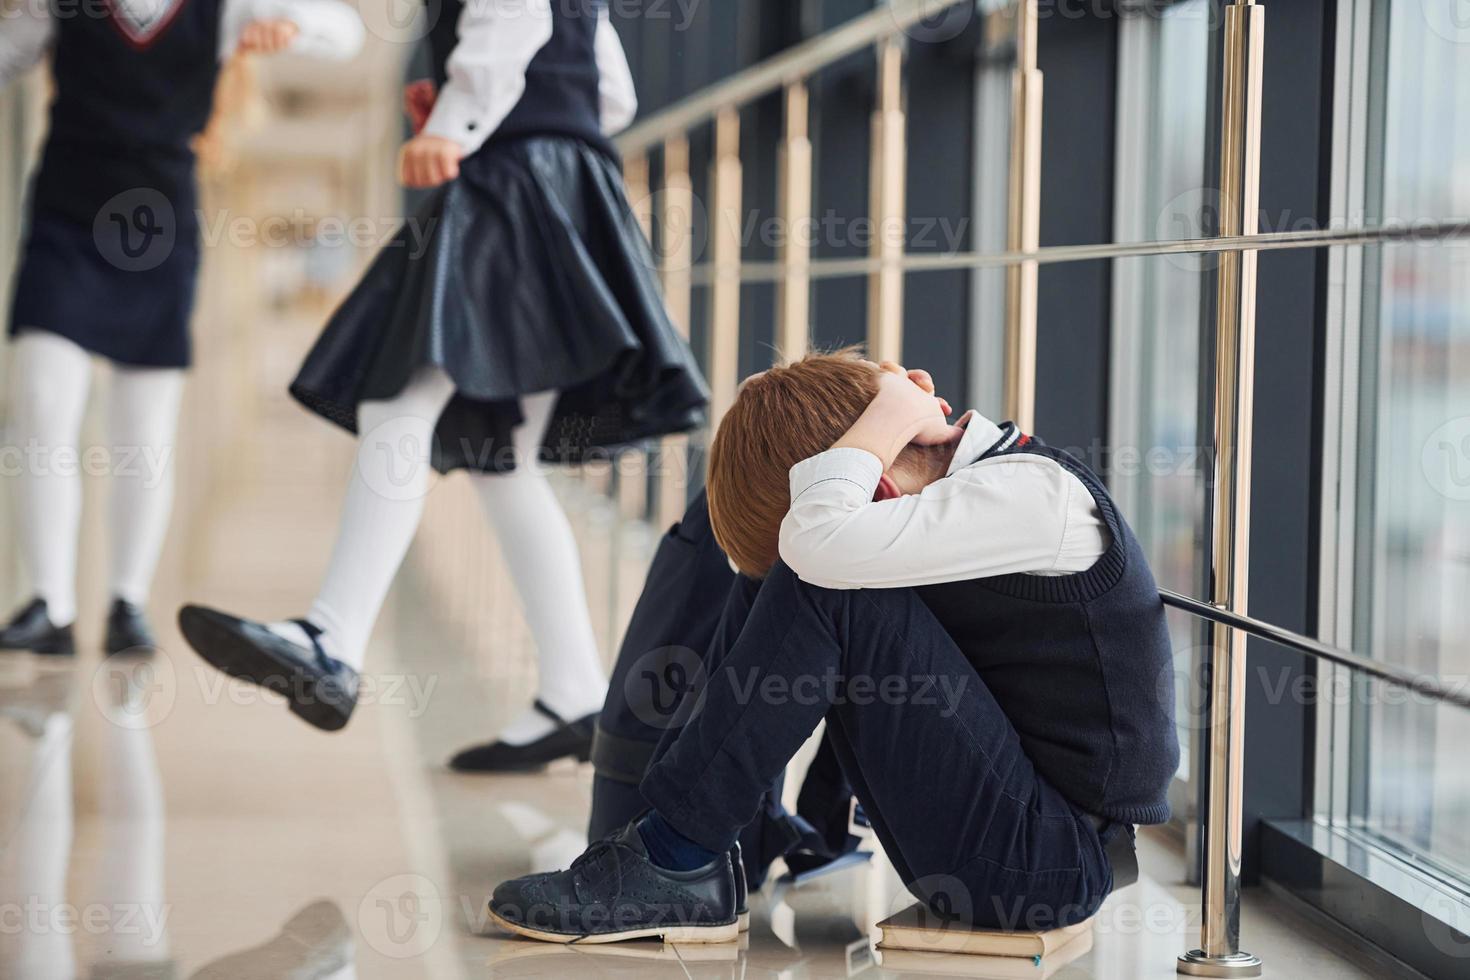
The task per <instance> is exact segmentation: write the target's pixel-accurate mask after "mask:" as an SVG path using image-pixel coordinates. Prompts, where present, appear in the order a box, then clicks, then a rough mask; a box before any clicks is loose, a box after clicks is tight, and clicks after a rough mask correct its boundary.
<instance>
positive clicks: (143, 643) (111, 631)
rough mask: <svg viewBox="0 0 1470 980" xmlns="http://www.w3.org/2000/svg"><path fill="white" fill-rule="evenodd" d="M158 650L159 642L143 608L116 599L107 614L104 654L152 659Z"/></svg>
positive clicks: (124, 600)
mask: <svg viewBox="0 0 1470 980" xmlns="http://www.w3.org/2000/svg"><path fill="white" fill-rule="evenodd" d="M157 649H158V640H157V639H155V638H154V636H153V627H151V626H149V625H148V616H147V614H146V613H144V612H143V610H142V608H141V607H139V606H136V605H134V604H133V603H131V602H129V601H128V600H126V599H114V600H113V602H112V608H111V609H110V610H108V613H107V640H106V642H104V643H103V645H102V652H103V653H105V654H107V655H108V656H109V657H115V656H117V655H118V654H127V655H128V656H130V657H151V656H153V654H154V652H155V651H157Z"/></svg>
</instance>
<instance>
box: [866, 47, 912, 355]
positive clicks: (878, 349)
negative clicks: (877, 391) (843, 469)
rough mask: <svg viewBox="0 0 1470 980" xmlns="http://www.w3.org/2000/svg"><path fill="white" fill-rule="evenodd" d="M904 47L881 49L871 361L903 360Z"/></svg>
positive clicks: (871, 180) (872, 176) (872, 187)
mask: <svg viewBox="0 0 1470 980" xmlns="http://www.w3.org/2000/svg"><path fill="white" fill-rule="evenodd" d="M903 60H904V51H903V43H902V42H901V41H900V40H899V39H898V38H896V37H889V38H887V39H886V40H884V41H883V42H882V43H881V44H879V45H878V93H877V94H878V97H877V100H876V104H875V105H874V106H873V129H872V133H873V135H872V163H871V165H870V168H869V172H868V216H869V219H870V220H871V222H872V231H873V237H872V242H871V244H870V246H869V250H868V255H869V256H870V257H871V258H872V259H874V260H875V261H876V262H877V263H878V266H877V268H876V269H874V270H873V272H872V273H871V274H870V275H869V276H868V356H869V357H871V358H873V360H875V361H897V360H900V359H901V358H902V357H903V277H904V273H903V266H902V262H903V254H904V240H905V238H906V236H905V234H904V214H905V196H906V195H905V186H904V184H905V181H906V180H907V179H908V147H907V145H906V140H905V136H906V133H907V128H908V121H907V119H906V117H905V115H904V105H903Z"/></svg>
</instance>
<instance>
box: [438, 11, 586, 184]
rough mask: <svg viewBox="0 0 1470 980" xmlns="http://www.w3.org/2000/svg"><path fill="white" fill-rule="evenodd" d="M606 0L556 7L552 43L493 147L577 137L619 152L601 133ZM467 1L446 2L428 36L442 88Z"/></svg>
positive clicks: (530, 71) (531, 70) (530, 72)
mask: <svg viewBox="0 0 1470 980" xmlns="http://www.w3.org/2000/svg"><path fill="white" fill-rule="evenodd" d="M604 5H605V0H557V2H556V3H553V4H552V5H551V12H552V28H551V40H550V41H547V42H546V45H545V47H543V48H542V49H541V50H540V51H538V52H536V56H535V57H534V58H532V59H531V63H530V64H529V65H528V66H527V67H526V90H525V92H523V93H522V94H521V98H520V101H518V102H517V103H516V104H515V108H513V109H511V111H510V115H508V116H506V118H505V120H504V121H503V122H501V124H500V126H499V127H498V128H497V129H496V130H495V132H494V133H492V134H491V136H490V139H489V140H488V141H487V145H488V144H493V143H495V142H498V141H500V140H507V139H515V138H517V137H522V136H538V135H555V136H573V137H576V138H578V139H581V140H585V141H586V142H588V143H591V144H592V145H593V146H596V147H598V148H599V149H601V150H603V151H604V152H606V153H608V154H609V155H612V154H613V153H614V151H613V147H612V144H611V143H610V142H609V141H608V140H607V138H606V137H605V136H604V135H603V133H602V110H601V102H600V100H599V97H598V84H599V82H600V81H601V77H602V76H601V73H600V72H599V70H598V67H597V48H596V45H595V41H596V38H597V23H598V19H599V15H600V13H601V11H602V8H603V7H604ZM463 9H464V0H443V8H442V9H441V11H440V13H439V18H438V19H437V20H436V21H435V22H434V27H433V29H432V30H431V31H430V34H429V44H430V47H431V48H432V50H433V55H434V72H435V75H436V79H435V80H436V81H437V83H438V85H439V87H440V88H443V87H444V83H445V82H446V81H447V80H448V77H449V76H448V71H447V66H448V63H449V56H450V54H451V53H453V51H454V46H455V45H456V44H457V43H458V42H459V35H458V24H459V15H460V12H461V11H462V10H463Z"/></svg>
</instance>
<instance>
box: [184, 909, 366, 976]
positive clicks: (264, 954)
mask: <svg viewBox="0 0 1470 980" xmlns="http://www.w3.org/2000/svg"><path fill="white" fill-rule="evenodd" d="M355 953H356V943H354V942H353V934H352V927H351V926H350V925H348V924H347V919H346V917H345V916H343V914H342V910H341V909H340V908H338V906H337V903H336V902H333V901H330V900H325V899H324V900H322V901H317V902H313V903H311V904H310V905H308V906H306V908H304V909H302V910H300V911H299V912H297V913H296V914H295V915H293V916H291V918H289V919H287V920H286V922H285V924H284V925H282V926H281V931H280V932H278V933H277V934H276V935H275V936H274V937H273V938H271V939H268V940H266V941H265V942H263V943H261V944H260V945H258V946H252V947H250V948H249V949H242V950H240V951H238V952H235V953H229V954H227V955H225V956H221V957H220V958H219V959H217V960H215V961H214V962H212V963H209V964H207V965H205V966H203V967H200V968H199V969H198V970H195V971H194V972H193V973H192V974H190V980H241V978H242V977H249V978H254V980H329V978H330V980H356V978H357V969H356V965H355V963H354V957H355Z"/></svg>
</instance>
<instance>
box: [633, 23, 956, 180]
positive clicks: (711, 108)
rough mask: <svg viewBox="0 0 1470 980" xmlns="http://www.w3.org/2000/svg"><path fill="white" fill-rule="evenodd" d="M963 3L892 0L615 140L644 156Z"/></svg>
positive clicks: (655, 115)
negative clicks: (669, 140) (719, 116)
mask: <svg viewBox="0 0 1470 980" xmlns="http://www.w3.org/2000/svg"><path fill="white" fill-rule="evenodd" d="M965 2H971V3H973V2H974V0H893V2H892V3H889V4H885V5H882V6H879V7H876V8H874V9H873V10H871V11H869V12H868V13H866V14H861V15H859V16H857V17H854V18H852V19H851V20H849V21H846V22H844V23H842V24H841V25H839V26H837V27H834V28H832V29H831V30H830V31H824V32H823V33H821V34H818V35H817V36H815V37H813V38H810V39H809V40H806V41H803V42H802V43H800V44H797V45H795V46H794V47H791V48H787V49H786V50H785V51H783V52H781V53H780V54H777V55H773V56H772V57H770V58H767V59H766V60H765V61H762V62H760V63H759V64H755V65H752V66H751V67H749V68H746V69H745V70H744V71H741V72H738V73H736V74H734V75H731V76H730V77H729V78H727V79H725V80H724V81H721V82H716V83H715V84H713V85H711V86H709V87H707V88H704V89H701V90H699V91H698V92H696V93H694V94H693V95H690V96H688V97H687V98H683V99H680V100H679V101H678V102H675V103H674V104H673V105H671V106H669V107H667V108H665V109H660V110H659V111H658V112H655V113H653V114H652V115H650V116H648V117H647V118H646V119H643V120H641V121H639V122H637V123H635V124H634V125H632V126H630V127H629V128H627V129H625V130H624V131H623V132H622V133H621V134H619V135H618V137H617V138H616V139H615V140H614V142H615V143H616V144H617V147H618V150H619V151H621V152H622V153H624V154H626V155H630V156H631V155H634V154H638V153H644V152H646V151H648V150H650V149H652V148H653V147H654V146H656V145H657V144H659V143H662V142H663V141H664V140H665V139H667V138H668V137H670V136H674V135H677V134H681V133H684V132H687V131H688V130H690V129H693V128H694V127H695V126H698V125H699V124H700V123H705V122H709V121H710V120H712V119H714V118H715V116H716V115H717V114H718V113H719V112H720V111H721V110H724V109H738V108H740V107H741V106H743V105H746V104H747V103H750V102H753V101H755V100H756V99H758V98H760V97H761V96H763V95H769V94H770V93H772V92H775V91H777V90H778V89H780V88H782V87H783V86H785V85H787V84H789V83H791V82H796V81H800V80H802V79H804V78H806V77H808V76H810V75H812V74H813V73H815V72H817V71H820V70H821V69H823V68H826V67H827V66H828V65H831V64H833V63H834V62H837V61H840V60H841V59H843V58H845V57H847V56H848V55H850V54H855V53H856V52H858V51H862V50H864V49H865V48H871V47H873V46H874V45H876V44H878V43H879V42H880V41H884V40H887V39H888V38H891V37H896V36H897V35H899V34H902V33H903V32H904V31H906V30H907V29H908V28H910V27H913V26H914V25H915V24H917V23H919V22H920V21H922V20H924V19H926V18H929V17H933V16H935V15H936V14H940V13H943V12H944V11H946V10H948V9H949V8H951V7H954V6H958V5H959V4H960V3H965Z"/></svg>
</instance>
